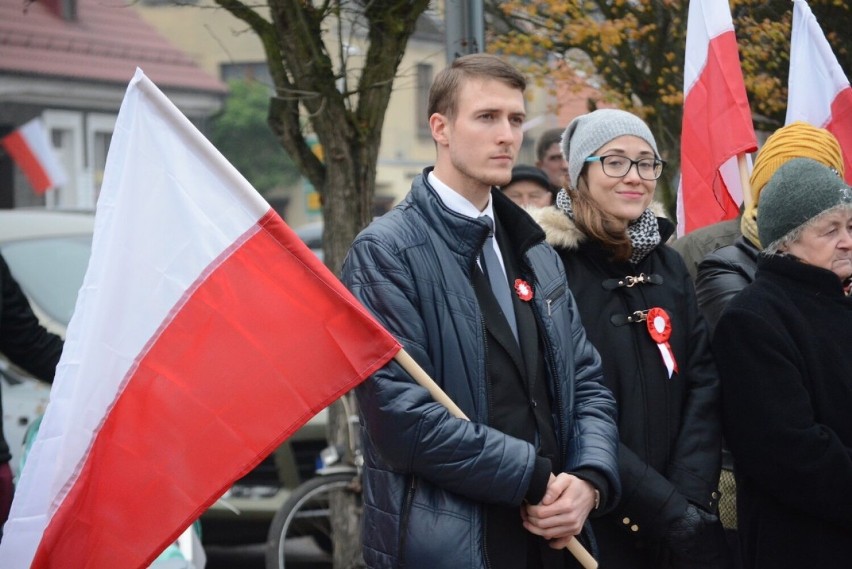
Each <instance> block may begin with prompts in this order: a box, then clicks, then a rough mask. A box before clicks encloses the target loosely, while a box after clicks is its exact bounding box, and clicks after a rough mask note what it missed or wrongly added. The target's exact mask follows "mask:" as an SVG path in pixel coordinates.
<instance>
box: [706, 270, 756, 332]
mask: <svg viewBox="0 0 852 569" xmlns="http://www.w3.org/2000/svg"><path fill="white" fill-rule="evenodd" d="M748 283H749V281H748V279H747V278H746V276H745V275H744V274H743V273H742V272H741V271H739V270H737V268H736V266H735V265H734V264H733V263H731V262H729V261H727V260H725V259H724V258H721V257H719V256H717V255H712V254H711V255H708V256H707V257H705V258H704V260H703V261H701V263H700V264H699V265H698V276H697V277H696V280H695V293H696V298H697V299H698V306H699V308H701V312H702V313H703V314H704V317H705V318H706V319H707V323H708V324H709V325H710V330H711V331H712V330H715V328H716V323H717V322H718V321H719V317H720V316H722V311H723V310H724V309H725V307H726V306H727V305H728V303H729V302H730V301H731V299H732V298H734V296H736V294H737V293H738V292H739V291H741V290H742V289H743V288H745V286H746V285H747V284H748Z"/></svg>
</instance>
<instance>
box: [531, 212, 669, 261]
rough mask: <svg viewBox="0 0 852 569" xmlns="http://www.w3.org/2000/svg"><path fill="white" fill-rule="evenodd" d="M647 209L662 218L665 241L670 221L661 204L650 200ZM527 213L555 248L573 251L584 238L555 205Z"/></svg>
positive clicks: (661, 227)
mask: <svg viewBox="0 0 852 569" xmlns="http://www.w3.org/2000/svg"><path fill="white" fill-rule="evenodd" d="M648 209H650V210H651V211H652V212H653V213H654V215H656V216H657V219H658V221H659V220H660V219H663V220H664V221H663V222H662V223H660V233H661V236H662V238H663V242H666V240H667V239H668V238H669V237H670V233H667V232H666V225H670V224H671V222H670V221H669V220H668V218H667V217H666V213H665V208H663V204H661V203H660V202H657V201H652V202H651V204H650V205H649V206H648ZM527 213H529V214H530V216H531V217H532V218H533V220H535V222H536V223H538V224H539V225H540V226H541V228H542V229H543V230H544V235H545V239H546V240H547V242H548V243H549V244H550V245H551V246H553V247H555V248H557V249H569V250H572V251H573V250H575V249H578V248H579V247H580V243H582V242H583V241H585V240H586V234H585V233H583V232H582V231H580V229H579V228H578V227H577V224H576V223H574V220H573V219H571V218H570V217H568V216H567V215H565V212H563V211H562V210H561V209H559V208H557V207H556V206H553V205H551V206H547V207H539V208H527ZM672 229H673V228H672Z"/></svg>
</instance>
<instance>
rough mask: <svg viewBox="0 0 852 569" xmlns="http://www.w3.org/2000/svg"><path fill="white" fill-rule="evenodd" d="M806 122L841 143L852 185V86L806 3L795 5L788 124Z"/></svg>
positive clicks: (847, 176)
mask: <svg viewBox="0 0 852 569" xmlns="http://www.w3.org/2000/svg"><path fill="white" fill-rule="evenodd" d="M794 121H805V122H807V123H810V124H812V125H814V126H819V127H822V128H825V129H827V130H828V131H830V132H831V133H832V134H833V135H834V136H835V137H836V138H837V140H838V142H840V148H841V149H842V150H843V160H844V162H845V164H846V181H847V182H852V87H850V85H849V80H848V79H847V78H846V75H845V74H844V73H843V69H842V68H841V67H840V63H838V61H837V57H836V56H835V55H834V52H832V50H831V46H830V45H829V43H828V40H827V39H825V34H823V32H822V29H821V28H820V27H819V23H818V22H817V19H816V17H815V16H814V15H813V13H812V12H811V8H810V6H808V3H807V2H805V0H794V2H793V32H792V37H791V41H790V75H789V81H788V85H787V119H786V121H785V122H786V124H790V123H791V122H794Z"/></svg>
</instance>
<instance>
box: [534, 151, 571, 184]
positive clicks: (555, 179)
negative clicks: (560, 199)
mask: <svg viewBox="0 0 852 569" xmlns="http://www.w3.org/2000/svg"><path fill="white" fill-rule="evenodd" d="M536 166H538V167H539V168H541V169H542V170H544V173H545V174H547V177H548V178H550V183H551V184H553V185H554V186H556V187H557V188H562V187H564V186H565V185H566V179H567V177H568V161H567V160H565V157H564V156H562V149H561V148H560V147H559V143H558V142H554V143H553V144H551V145H550V146H548V147H547V150H546V151H545V153H544V156H543V157H542V159H541V160H539V161H538V162H536Z"/></svg>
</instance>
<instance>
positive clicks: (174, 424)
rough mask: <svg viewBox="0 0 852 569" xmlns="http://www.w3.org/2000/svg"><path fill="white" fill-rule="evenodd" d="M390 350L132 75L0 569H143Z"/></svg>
mask: <svg viewBox="0 0 852 569" xmlns="http://www.w3.org/2000/svg"><path fill="white" fill-rule="evenodd" d="M399 349H400V346H399V344H398V343H397V342H396V340H394V338H393V337H392V336H390V335H389V334H388V333H387V332H386V331H385V330H384V329H383V328H381V327H380V326H379V324H378V323H376V321H375V320H373V318H372V317H371V316H370V315H369V314H368V313H367V312H366V311H365V310H364V309H363V307H362V306H361V305H360V304H359V303H358V302H357V301H356V300H355V299H354V297H352V296H351V295H350V294H349V292H348V291H347V290H346V288H345V287H344V286H343V285H342V284H341V283H340V281H338V280H337V279H336V278H335V277H334V276H333V275H332V274H331V273H330V272H329V271H328V270H327V269H326V268H325V266H324V265H323V264H322V263H321V262H320V261H319V260H318V259H317V258H316V257H315V256H314V255H313V253H311V251H310V250H309V249H308V248H307V247H306V246H305V245H303V244H302V243H301V241H300V240H299V238H298V237H297V236H296V235H295V234H294V233H293V232H292V231H291V230H290V229H289V228H288V227H287V226H286V224H285V223H284V222H283V221H282V220H281V218H280V217H279V216H278V215H277V214H276V213H275V212H274V211H273V210H271V209H270V207H269V205H268V204H267V203H266V202H265V201H264V200H263V199H262V198H261V197H260V196H259V195H258V194H257V193H256V192H255V190H254V189H253V188H252V187H251V186H250V185H249V183H248V182H247V181H246V180H245V179H244V178H243V177H242V176H241V175H240V174H239V173H238V172H237V171H236V170H235V169H234V168H233V166H231V165H230V164H229V163H228V162H227V161H226V160H225V159H224V158H223V157H222V156H221V155H220V154H219V153H218V152H217V151H216V149H215V148H214V147H213V146H212V145H211V144H210V143H209V142H208V141H207V140H206V139H205V138H204V137H203V136H202V135H201V134H200V133H199V132H198V131H197V130H196V129H195V127H193V126H192V124H191V123H190V122H189V120H187V119H186V117H184V116H183V115H182V114H181V113H180V112H179V111H178V110H177V108H176V107H174V106H173V105H172V104H171V103H170V102H169V100H168V99H167V98H166V97H165V96H164V95H163V94H162V93H161V92H160V91H159V90H158V89H157V87H156V86H155V85H154V84H153V83H151V81H149V80H148V79H147V78H146V77H145V75H144V74H143V73H142V72H141V71H139V70H137V72H136V75H135V76H134V77H133V80H132V81H131V82H130V85H129V87H128V89H127V93H126V95H125V98H124V102H123V103H122V106H121V111H120V112H119V115H118V120H117V122H116V126H115V133H114V135H113V139H112V143H111V145H110V150H109V156H108V160H107V166H106V171H105V177H104V183H103V189H102V191H101V195H100V198H99V201H98V207H97V214H96V218H95V234H94V241H93V245H92V257H91V260H90V262H89V268H88V271H87V273H86V276H85V279H84V282H83V285H82V287H81V289H80V293H79V296H78V300H77V305H76V309H75V312H74V316H73V318H72V320H71V323H70V324H69V328H68V333H67V339H66V343H65V350H64V352H63V354H62V359H61V361H60V364H59V368H58V370H57V377H56V380H55V383H54V385H53V388H52V392H51V400H50V404H49V406H48V408H47V412H46V414H45V417H44V421H43V423H42V425H41V428H40V430H39V433H38V437H37V439H36V441H35V443H34V445H33V448H32V450H31V452H30V455H29V456H28V459H27V462H26V465H25V467H24V471H23V474H22V478H21V481H20V484H19V486H18V491H17V493H16V495H15V501H14V503H13V506H12V513H11V517H10V520H9V522H8V523H7V524H6V527H5V530H4V536H3V541H2V544H0V559H2V562H0V565H2V566H3V568H4V569H24V568H29V567H33V568H48V567H50V568H53V567H55V568H60V567H61V568H67V567H75V568H83V567H85V568H89V569H99V568H105V569H106V568H110V569H113V568H116V567H122V568H132V567H144V566H147V565H148V564H149V563H150V562H151V561H152V560H153V559H154V558H156V557H157V555H158V553H159V552H160V551H162V550H163V549H164V548H165V547H166V546H167V545H168V544H169V543H171V542H172V541H173V540H174V539H175V538H176V537H177V536H178V535H179V534H181V532H183V530H184V529H185V528H186V527H188V526H189V525H190V524H191V523H192V522H193V521H194V520H195V519H196V518H197V517H198V516H199V515H200V514H201V513H202V512H204V510H205V509H207V507H208V506H210V505H211V504H212V503H213V502H214V501H215V500H216V499H217V498H218V497H219V496H221V495H222V493H223V492H224V491H225V490H226V489H227V488H228V487H229V486H230V485H231V484H232V483H233V482H234V481H235V480H237V479H238V478H240V477H241V476H243V475H245V474H246V473H247V472H248V471H249V470H251V469H252V468H253V467H254V466H256V465H257V464H258V463H259V462H260V461H261V460H262V459H263V458H264V457H265V456H266V455H268V454H269V453H270V452H271V451H272V450H274V449H275V448H276V447H277V446H278V445H280V444H281V443H282V442H283V441H284V440H285V439H286V438H287V437H289V436H290V435H291V434H292V433H293V432H294V431H295V430H296V429H297V428H298V427H300V426H301V425H302V424H304V423H305V422H306V421H307V420H308V419H309V418H310V417H312V416H313V415H314V414H316V413H317V412H318V411H320V410H321V409H322V408H323V407H325V406H327V405H328V404H329V403H331V402H332V401H334V400H335V399H337V398H338V397H339V396H340V395H342V394H343V393H345V392H346V391H348V390H350V389H351V388H352V387H354V386H355V385H357V384H358V383H359V382H360V381H362V380H363V379H365V378H366V377H367V376H369V375H370V374H371V373H372V372H374V371H375V370H376V369H378V368H380V367H381V366H383V365H384V364H385V363H386V362H387V361H388V359H389V358H391V357H393V356H394V355H395V354H396V353H397V351H398V350H399Z"/></svg>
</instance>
